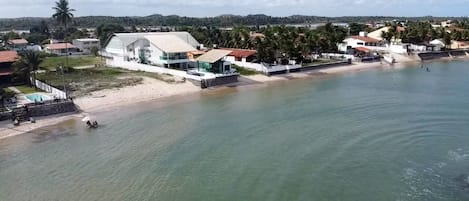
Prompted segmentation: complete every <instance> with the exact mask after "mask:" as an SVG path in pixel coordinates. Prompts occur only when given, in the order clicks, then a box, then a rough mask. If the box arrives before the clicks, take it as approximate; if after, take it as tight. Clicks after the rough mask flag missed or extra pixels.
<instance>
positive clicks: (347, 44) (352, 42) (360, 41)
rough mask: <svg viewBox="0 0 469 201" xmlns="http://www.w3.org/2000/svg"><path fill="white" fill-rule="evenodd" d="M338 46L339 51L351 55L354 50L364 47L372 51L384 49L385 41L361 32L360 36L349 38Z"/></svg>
mask: <svg viewBox="0 0 469 201" xmlns="http://www.w3.org/2000/svg"><path fill="white" fill-rule="evenodd" d="M337 46H338V49H339V51H341V52H347V53H350V52H351V50H352V49H355V48H357V47H364V48H367V49H372V50H374V49H379V48H382V47H384V41H382V40H378V39H375V38H371V37H368V34H367V32H360V35H357V36H350V37H347V38H346V39H345V40H344V41H343V42H342V43H340V44H338V45H337Z"/></svg>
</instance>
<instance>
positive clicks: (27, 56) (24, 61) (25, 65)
mask: <svg viewBox="0 0 469 201" xmlns="http://www.w3.org/2000/svg"><path fill="white" fill-rule="evenodd" d="M42 61H43V60H42V57H41V55H40V54H39V53H38V52H35V51H31V50H27V51H24V52H23V53H22V54H21V59H20V60H18V61H17V62H16V63H15V65H14V66H15V74H17V75H20V76H21V78H22V79H23V80H27V81H28V83H29V86H32V85H33V83H32V82H31V79H30V78H31V72H32V76H33V80H36V70H38V69H39V65H40V64H41V63H42ZM34 87H36V85H35V84H34Z"/></svg>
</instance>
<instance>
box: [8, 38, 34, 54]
mask: <svg viewBox="0 0 469 201" xmlns="http://www.w3.org/2000/svg"><path fill="white" fill-rule="evenodd" d="M28 43H29V42H28V41H27V40H26V39H23V38H20V39H13V40H9V41H8V42H7V47H8V48H9V49H11V50H14V51H24V50H26V47H27V46H28Z"/></svg>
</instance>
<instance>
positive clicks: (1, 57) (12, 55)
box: [0, 51, 18, 63]
mask: <svg viewBox="0 0 469 201" xmlns="http://www.w3.org/2000/svg"><path fill="white" fill-rule="evenodd" d="M17 59H18V53H16V51H0V63H7V62H15V61H16V60H17Z"/></svg>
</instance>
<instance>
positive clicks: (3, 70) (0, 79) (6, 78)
mask: <svg viewBox="0 0 469 201" xmlns="http://www.w3.org/2000/svg"><path fill="white" fill-rule="evenodd" d="M18 59H19V56H18V53H17V52H16V51H11V50H10V51H0V83H9V82H10V81H11V75H12V74H13V68H12V64H13V63H15V62H16V61H17V60H18Z"/></svg>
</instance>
